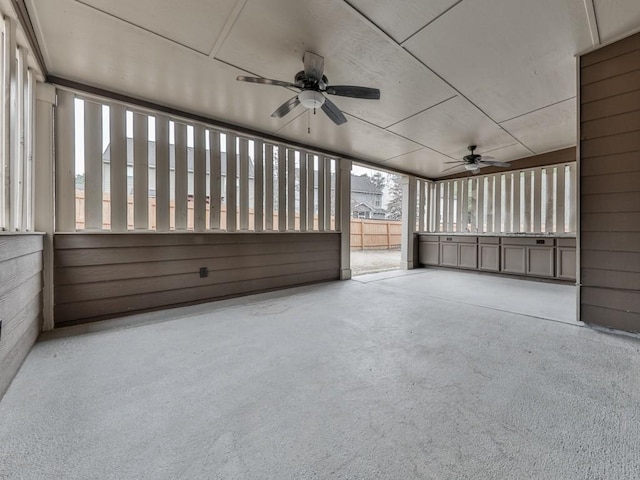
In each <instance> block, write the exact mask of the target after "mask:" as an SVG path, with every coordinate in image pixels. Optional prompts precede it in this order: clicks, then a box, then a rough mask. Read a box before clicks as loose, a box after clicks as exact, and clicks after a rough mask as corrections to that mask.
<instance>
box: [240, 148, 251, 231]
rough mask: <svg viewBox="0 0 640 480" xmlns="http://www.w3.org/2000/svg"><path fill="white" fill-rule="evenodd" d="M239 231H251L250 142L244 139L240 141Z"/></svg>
mask: <svg viewBox="0 0 640 480" xmlns="http://www.w3.org/2000/svg"><path fill="white" fill-rule="evenodd" d="M239 140H240V141H239V147H240V151H239V152H238V153H239V156H238V157H239V166H240V169H239V171H238V173H239V186H240V188H239V191H238V195H239V200H240V201H239V207H240V224H239V230H242V231H246V230H249V140H248V139H247V138H244V137H240V139H239Z"/></svg>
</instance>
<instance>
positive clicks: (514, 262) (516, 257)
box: [502, 245, 526, 274]
mask: <svg viewBox="0 0 640 480" xmlns="http://www.w3.org/2000/svg"><path fill="white" fill-rule="evenodd" d="M525 249H526V247H525V246H524V245H503V246H502V271H503V272H508V273H520V274H524V273H525V253H526V252H525Z"/></svg>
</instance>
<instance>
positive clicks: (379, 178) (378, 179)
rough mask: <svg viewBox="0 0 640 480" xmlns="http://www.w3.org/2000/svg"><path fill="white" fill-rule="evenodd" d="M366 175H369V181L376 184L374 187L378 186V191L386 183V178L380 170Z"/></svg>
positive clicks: (381, 189) (382, 188)
mask: <svg viewBox="0 0 640 480" xmlns="http://www.w3.org/2000/svg"><path fill="white" fill-rule="evenodd" d="M366 176H367V177H369V180H370V181H371V183H373V184H374V185H375V186H376V188H378V190H380V191H383V190H384V187H385V186H386V184H387V179H386V178H385V176H384V175H383V174H382V173H381V172H376V173H374V174H373V175H366Z"/></svg>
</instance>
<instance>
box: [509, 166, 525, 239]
mask: <svg viewBox="0 0 640 480" xmlns="http://www.w3.org/2000/svg"><path fill="white" fill-rule="evenodd" d="M520 175H521V174H520V172H515V173H514V174H513V180H512V181H513V206H512V210H511V211H512V215H513V231H514V232H522V231H523V230H522V227H521V226H520V220H521V219H520V206H521V205H522V203H521V202H522V192H521V189H520V183H521V178H520Z"/></svg>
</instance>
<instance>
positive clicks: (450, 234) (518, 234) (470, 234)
mask: <svg viewBox="0 0 640 480" xmlns="http://www.w3.org/2000/svg"><path fill="white" fill-rule="evenodd" d="M418 235H438V236H446V237H453V236H460V237H522V238H527V237H530V238H540V237H543V238H545V237H546V238H576V234H575V233H528V232H511V233H507V232H502V233H480V232H478V233H475V232H418Z"/></svg>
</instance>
